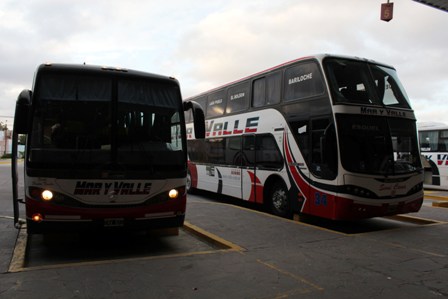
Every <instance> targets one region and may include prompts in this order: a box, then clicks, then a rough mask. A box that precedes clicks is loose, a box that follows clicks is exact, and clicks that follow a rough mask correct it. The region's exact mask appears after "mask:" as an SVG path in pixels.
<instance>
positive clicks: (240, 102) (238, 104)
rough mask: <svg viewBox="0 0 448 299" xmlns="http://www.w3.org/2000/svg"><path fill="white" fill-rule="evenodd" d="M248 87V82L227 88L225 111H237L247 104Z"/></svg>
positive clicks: (244, 107)
mask: <svg viewBox="0 0 448 299" xmlns="http://www.w3.org/2000/svg"><path fill="white" fill-rule="evenodd" d="M249 89H250V88H249V83H248V82H246V83H242V84H238V85H236V86H233V87H230V88H229V89H228V91H227V107H226V113H232V112H238V111H241V110H244V109H246V108H247V107H248V106H249Z"/></svg>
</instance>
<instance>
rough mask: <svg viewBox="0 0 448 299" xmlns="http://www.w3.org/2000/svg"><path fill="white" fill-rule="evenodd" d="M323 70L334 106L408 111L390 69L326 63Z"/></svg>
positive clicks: (344, 62) (357, 63)
mask: <svg viewBox="0 0 448 299" xmlns="http://www.w3.org/2000/svg"><path fill="white" fill-rule="evenodd" d="M325 66H326V70H327V72H328V77H329V79H330V83H331V92H332V95H333V100H334V101H335V102H336V103H357V104H369V105H380V106H395V107H401V108H409V107H410V105H409V102H408V100H407V95H406V93H405V91H404V89H403V87H402V86H401V83H400V81H399V80H398V77H397V75H396V72H395V70H394V69H392V68H387V67H384V66H380V65H375V64H371V63H366V62H360V61H351V60H345V59H327V60H325Z"/></svg>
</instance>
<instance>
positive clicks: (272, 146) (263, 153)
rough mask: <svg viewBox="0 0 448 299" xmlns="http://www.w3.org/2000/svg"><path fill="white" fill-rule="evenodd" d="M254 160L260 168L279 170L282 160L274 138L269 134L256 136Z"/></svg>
mask: <svg viewBox="0 0 448 299" xmlns="http://www.w3.org/2000/svg"><path fill="white" fill-rule="evenodd" d="M256 159H257V166H258V167H260V168H274V169H279V168H282V167H283V159H282V155H281V153H280V150H279V149H278V146H277V143H276V141H275V138H274V136H272V135H270V134H266V135H257V136H256Z"/></svg>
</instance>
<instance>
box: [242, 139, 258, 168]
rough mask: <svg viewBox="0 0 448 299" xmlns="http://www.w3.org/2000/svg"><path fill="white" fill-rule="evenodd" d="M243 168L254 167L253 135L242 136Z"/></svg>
mask: <svg viewBox="0 0 448 299" xmlns="http://www.w3.org/2000/svg"><path fill="white" fill-rule="evenodd" d="M243 156H244V158H245V159H244V161H243V164H242V165H243V166H254V165H255V135H247V136H243Z"/></svg>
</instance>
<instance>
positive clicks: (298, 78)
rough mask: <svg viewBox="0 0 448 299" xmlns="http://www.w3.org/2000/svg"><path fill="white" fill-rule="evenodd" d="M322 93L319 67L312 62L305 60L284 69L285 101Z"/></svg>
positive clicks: (322, 86)
mask: <svg viewBox="0 0 448 299" xmlns="http://www.w3.org/2000/svg"><path fill="white" fill-rule="evenodd" d="M323 93H324V84H323V82H322V76H321V73H320V71H319V68H318V66H317V64H316V63H314V62H305V63H301V64H299V65H295V66H293V67H290V68H288V69H286V72H285V101H292V100H298V99H303V98H308V97H312V96H316V95H321V94H323Z"/></svg>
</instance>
